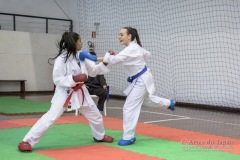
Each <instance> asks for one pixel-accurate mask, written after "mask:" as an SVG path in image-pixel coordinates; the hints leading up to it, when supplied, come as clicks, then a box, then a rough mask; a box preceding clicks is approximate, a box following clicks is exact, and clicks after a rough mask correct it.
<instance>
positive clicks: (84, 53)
mask: <svg viewBox="0 0 240 160" xmlns="http://www.w3.org/2000/svg"><path fill="white" fill-rule="evenodd" d="M85 58H87V59H90V60H92V61H97V56H94V55H92V54H90V53H89V52H88V51H82V52H80V54H79V59H80V60H81V61H84V59H85Z"/></svg>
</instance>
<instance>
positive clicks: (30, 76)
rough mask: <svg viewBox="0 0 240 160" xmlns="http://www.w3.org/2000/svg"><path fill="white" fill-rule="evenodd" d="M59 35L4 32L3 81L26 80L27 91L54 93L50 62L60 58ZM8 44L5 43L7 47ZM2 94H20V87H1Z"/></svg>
mask: <svg viewBox="0 0 240 160" xmlns="http://www.w3.org/2000/svg"><path fill="white" fill-rule="evenodd" d="M60 38H61V37H60V36H59V35H51V34H41V33H28V32H13V31H3V30H2V31H0V42H1V43H0V79H1V80H5V79H10V80H14V79H24V80H27V82H26V91H51V90H52V89H53V82H52V68H53V66H52V65H50V64H48V58H53V57H55V56H56V55H57V52H58V49H57V47H56V43H57V40H59V39H60ZM3 42H4V43H3ZM0 91H1V92H2V91H19V84H16V83H0Z"/></svg>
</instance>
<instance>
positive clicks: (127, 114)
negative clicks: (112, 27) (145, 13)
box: [103, 27, 175, 146]
mask: <svg viewBox="0 0 240 160" xmlns="http://www.w3.org/2000/svg"><path fill="white" fill-rule="evenodd" d="M135 39H136V41H137V43H136V42H134V40H135ZM119 41H120V43H121V44H122V45H125V46H126V48H125V49H123V50H122V51H121V52H120V53H119V54H116V55H115V53H114V52H113V51H109V52H107V53H106V54H105V56H104V59H103V62H105V63H108V64H109V65H114V64H122V65H123V67H124V71H125V72H126V74H127V75H128V76H129V77H128V79H127V81H128V82H129V86H128V87H127V89H126V90H125V91H124V94H126V95H127V99H126V101H125V104H124V106H123V131H124V132H123V138H122V139H121V140H120V141H119V142H118V145H120V146H125V145H130V144H133V143H134V142H135V141H136V138H135V137H134V135H135V129H136V126H137V121H138V118H139V114H140V110H141V106H142V104H143V102H144V97H145V95H146V94H147V93H148V99H149V100H150V102H152V103H148V104H151V105H153V104H154V105H155V106H156V105H157V106H159V107H160V108H162V109H167V108H168V109H171V110H174V106H175V101H173V100H168V99H165V98H160V97H158V96H155V95H153V94H154V90H155V87H154V83H153V76H152V74H151V72H150V70H149V69H148V68H147V67H146V59H148V58H150V56H151V54H150V52H148V51H146V50H145V49H143V48H142V45H141V42H140V38H139V35H138V32H137V30H136V29H135V28H131V27H124V28H122V29H121V30H120V33H119Z"/></svg>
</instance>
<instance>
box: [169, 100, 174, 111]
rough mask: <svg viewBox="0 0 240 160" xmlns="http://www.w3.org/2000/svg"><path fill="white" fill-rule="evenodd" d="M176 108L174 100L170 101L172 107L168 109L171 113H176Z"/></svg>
mask: <svg viewBox="0 0 240 160" xmlns="http://www.w3.org/2000/svg"><path fill="white" fill-rule="evenodd" d="M174 107H175V103H174V100H170V106H169V107H168V109H170V110H171V111H174Z"/></svg>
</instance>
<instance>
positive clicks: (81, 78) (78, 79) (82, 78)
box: [72, 74, 87, 83]
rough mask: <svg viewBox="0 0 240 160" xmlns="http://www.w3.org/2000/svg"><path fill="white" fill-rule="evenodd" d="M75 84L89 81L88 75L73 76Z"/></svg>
mask: <svg viewBox="0 0 240 160" xmlns="http://www.w3.org/2000/svg"><path fill="white" fill-rule="evenodd" d="M72 77H73V80H74V82H76V83H78V82H85V81H86V80H87V75H86V74H78V75H76V76H72Z"/></svg>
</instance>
